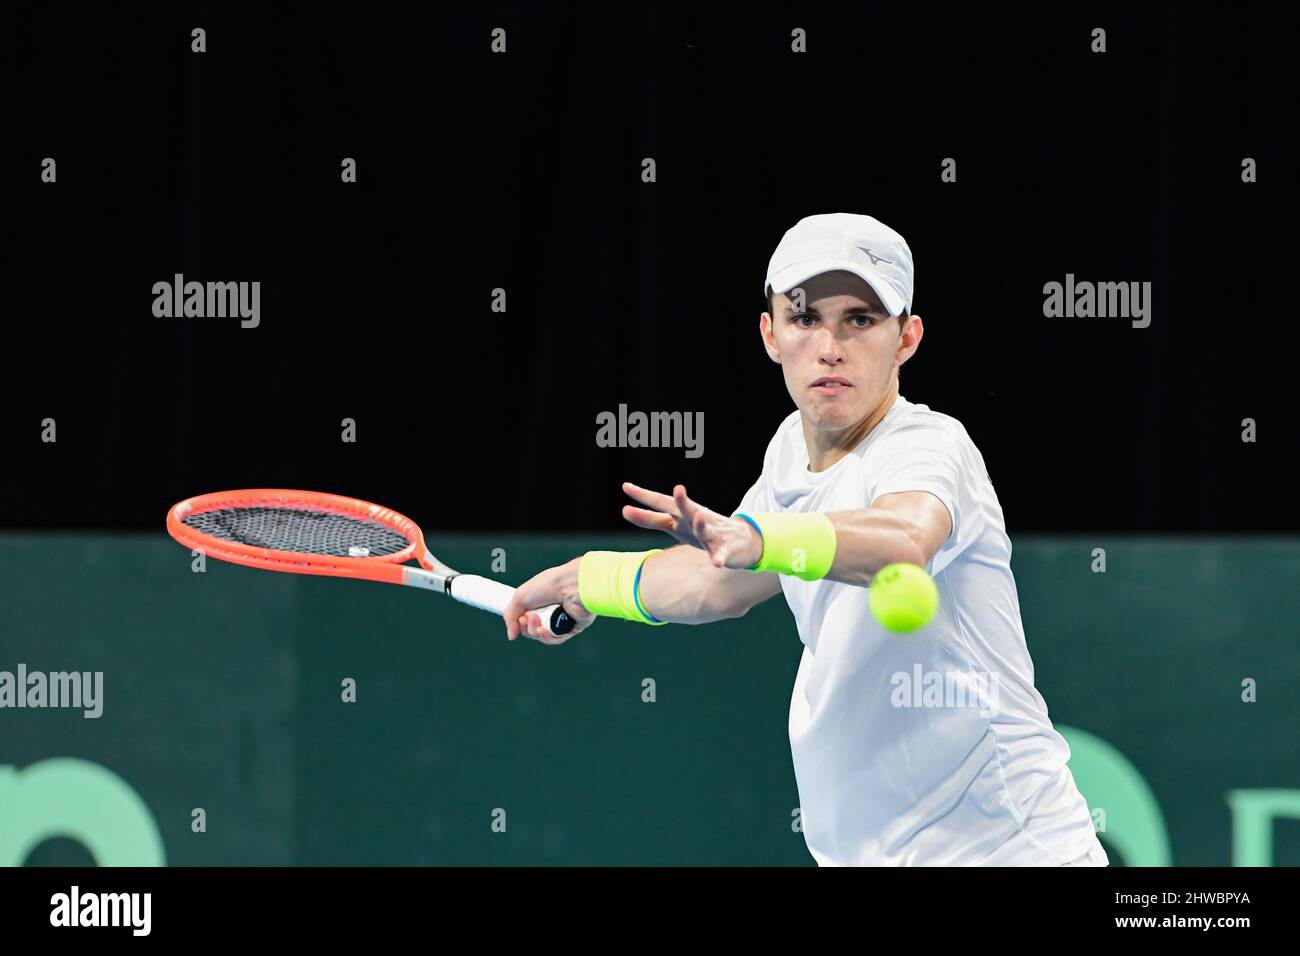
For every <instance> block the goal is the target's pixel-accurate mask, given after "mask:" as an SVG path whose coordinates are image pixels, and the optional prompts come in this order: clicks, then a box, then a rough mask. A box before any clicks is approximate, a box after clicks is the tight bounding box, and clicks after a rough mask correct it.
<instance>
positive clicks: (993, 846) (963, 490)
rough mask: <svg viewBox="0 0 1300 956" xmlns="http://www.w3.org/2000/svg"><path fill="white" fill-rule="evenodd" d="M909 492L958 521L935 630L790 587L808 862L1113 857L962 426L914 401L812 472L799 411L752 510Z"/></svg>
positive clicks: (809, 588) (989, 491)
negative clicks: (1038, 673) (1095, 822)
mask: <svg viewBox="0 0 1300 956" xmlns="http://www.w3.org/2000/svg"><path fill="white" fill-rule="evenodd" d="M899 491H928V492H930V493H932V494H933V495H935V496H936V497H937V498H938V499H939V500H940V501H942V502H943V503H944V505H945V506H947V508H948V511H949V513H950V514H951V516H952V526H953V531H952V534H951V536H950V537H949V538H948V540H947V541H946V542H945V543H944V544H943V546H942V547H941V548H940V549H939V551H938V552H937V553H936V554H935V556H934V558H933V559H932V560H931V562H930V564H929V565H928V567H927V570H928V571H930V573H931V574H932V575H933V576H934V580H935V584H936V585H937V586H938V589H939V609H938V612H937V613H936V614H935V617H934V619H933V620H932V621H931V622H930V623H929V624H927V625H926V626H925V627H923V628H921V629H920V630H917V631H914V632H912V633H911V634H910V635H900V634H893V633H891V632H889V631H887V630H885V629H884V628H883V627H881V625H880V624H879V623H877V621H876V619H875V618H874V617H873V616H872V614H871V610H870V608H869V606H868V604H867V589H866V588H864V587H856V586H853V585H849V584H839V583H837V582H834V581H828V580H821V581H803V580H800V579H799V578H797V577H793V576H790V575H782V576H781V589H782V591H784V592H785V599H786V602H787V603H788V604H789V606H790V610H791V612H792V613H793V614H794V618H795V623H796V624H797V625H798V629H799V637H800V638H801V639H802V640H803V643H804V651H803V658H802V660H801V661H800V663H799V673H798V676H797V677H796V678H795V684H794V693H793V695H792V697H791V700H790V750H791V755H792V756H793V759H794V770H795V778H796V780H797V781H798V785H799V801H800V805H801V814H800V817H801V820H802V824H803V831H804V837H805V839H806V840H807V842H808V849H809V851H811V853H812V855H813V858H814V859H815V860H816V861H817V862H818V864H820V865H824V866H825V865H859V866H890V865H930V866H961V865H992V866H1017V865H1038V866H1057V865H1062V864H1065V863H1068V862H1070V861H1073V860H1075V859H1077V858H1078V857H1080V856H1082V855H1084V854H1086V853H1088V852H1089V851H1090V850H1092V849H1094V848H1096V849H1099V850H1100V849H1101V846H1100V842H1099V841H1098V840H1097V837H1096V834H1095V833H1094V831H1093V826H1092V819H1091V817H1090V815H1089V812H1088V807H1087V804H1086V803H1085V801H1084V799H1083V796H1082V795H1081V794H1080V793H1079V791H1078V789H1077V788H1076V787H1075V784H1074V777H1073V775H1072V774H1071V773H1070V770H1069V767H1067V766H1066V761H1067V760H1068V759H1069V756H1070V750H1069V746H1068V745H1067V744H1066V742H1065V739H1064V738H1063V737H1062V736H1061V735H1060V734H1058V733H1057V732H1056V731H1055V730H1054V729H1053V727H1052V723H1051V721H1050V720H1049V719H1048V717H1047V705H1046V704H1045V703H1044V702H1043V698H1042V696H1041V695H1040V694H1039V693H1038V691H1037V690H1036V689H1035V688H1034V665H1033V662H1032V661H1031V660H1030V658H1029V650H1028V648H1027V647H1026V645H1025V636H1024V630H1023V628H1022V625H1021V623H1020V602H1019V599H1018V598H1017V596H1016V583H1015V579H1014V578H1013V577H1012V575H1011V542H1010V540H1009V539H1008V538H1007V534H1006V530H1005V527H1004V524H1003V520H1002V506H1001V505H1000V504H999V503H998V498H997V495H996V494H995V493H994V491H993V485H992V483H991V482H990V481H989V477H988V473H987V471H986V470H985V467H984V459H983V457H982V456H981V455H980V453H979V449H977V448H976V447H975V445H974V443H973V442H972V441H971V439H970V436H969V435H967V434H966V429H965V428H964V427H963V426H962V424H961V423H960V422H959V421H957V420H956V419H954V418H951V417H949V416H947V415H943V414H940V413H938V412H934V411H931V410H930V409H929V408H928V407H926V406H925V405H918V404H913V403H912V402H909V401H907V400H906V399H905V398H903V396H901V395H899V396H898V397H897V398H896V399H895V401H894V404H893V405H892V406H891V407H890V409H889V411H888V413H887V414H886V415H885V417H884V419H883V420H882V421H881V422H880V423H879V424H878V425H876V427H875V428H873V429H872V430H871V432H870V434H868V435H867V437H866V438H864V439H863V440H862V441H861V442H860V443H859V444H858V446H857V447H856V448H854V449H853V451H852V452H850V453H849V454H848V455H845V456H844V457H843V458H842V459H840V460H839V461H837V462H836V463H835V464H834V465H832V466H831V467H830V468H828V469H826V470H825V471H822V472H818V473H813V472H810V471H809V470H808V449H807V445H806V443H805V441H804V435H803V428H802V426H801V424H800V417H799V412H798V411H795V412H793V413H792V414H791V415H790V416H789V417H788V418H787V419H786V420H785V421H784V422H782V423H781V427H780V428H778V429H777V432H776V434H775V435H774V436H773V438H772V441H771V442H770V443H769V444H768V448H767V454H766V456H765V457H764V459H763V473H762V475H761V476H760V477H759V479H758V481H757V482H755V484H754V486H753V487H752V488H750V490H749V493H748V494H746V495H745V498H744V501H743V502H742V503H741V506H740V507H739V508H738V509H737V511H744V512H746V513H749V514H753V513H755V512H762V511H793V512H817V511H821V512H831V511H852V510H855V509H859V508H865V507H868V506H870V505H871V504H872V503H873V502H874V501H875V500H876V499H877V498H879V497H880V496H881V495H886V494H890V493H892V492H899ZM1103 852H1104V851H1103Z"/></svg>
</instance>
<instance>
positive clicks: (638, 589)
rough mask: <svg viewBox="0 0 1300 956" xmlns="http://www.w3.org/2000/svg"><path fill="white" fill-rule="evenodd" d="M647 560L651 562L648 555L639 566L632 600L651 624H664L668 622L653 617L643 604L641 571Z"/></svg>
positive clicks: (633, 584)
mask: <svg viewBox="0 0 1300 956" xmlns="http://www.w3.org/2000/svg"><path fill="white" fill-rule="evenodd" d="M646 560H649V555H647V556H646V559H645V560H643V561H642V562H641V563H640V564H639V565H637V569H636V580H635V581H633V582H632V600H633V601H635V602H636V609H637V610H638V611H640V612H641V613H642V614H644V615H645V618H646V620H647V621H649V622H650V623H651V624H664V623H667V622H665V621H661V620H659V619H658V618H656V617H653V616H652V615H651V614H650V612H649V611H647V610H646V609H645V605H643V604H642V603H641V569H642V568H644V567H645V562H646Z"/></svg>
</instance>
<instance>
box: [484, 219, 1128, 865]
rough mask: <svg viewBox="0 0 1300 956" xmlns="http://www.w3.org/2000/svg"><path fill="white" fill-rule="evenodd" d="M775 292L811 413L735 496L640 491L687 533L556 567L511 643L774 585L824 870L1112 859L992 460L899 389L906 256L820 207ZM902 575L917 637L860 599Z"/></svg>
mask: <svg viewBox="0 0 1300 956" xmlns="http://www.w3.org/2000/svg"><path fill="white" fill-rule="evenodd" d="M764 292H765V294H766V296H767V301H768V308H767V311H766V312H764V313H763V314H762V315H761V317H760V319H759V334H760V335H761V336H762V340H763V347H764V348H765V349H766V350H767V354H768V356H769V357H770V358H771V359H772V361H773V362H776V363H777V364H778V365H780V366H781V371H782V374H783V375H784V377H785V386H786V389H787V390H788V391H789V393H790V397H791V398H792V399H794V404H795V406H796V410H795V411H794V412H792V413H791V414H790V416H789V417H787V418H786V419H785V421H783V422H782V423H781V425H780V427H778V428H777V430H776V434H775V435H774V436H773V437H772V440H771V441H770V442H769V444H768V446H767V452H766V455H765V456H764V458H763V471H762V474H761V475H760V476H759V478H758V480H757V481H756V482H754V485H753V487H751V488H750V489H749V492H748V493H747V494H746V495H745V497H744V499H743V500H742V501H741V504H740V507H739V508H738V509H737V510H736V512H734V513H733V514H731V515H725V514H721V513H718V512H715V511H712V510H710V509H709V508H706V507H704V506H703V505H702V504H700V503H698V502H696V501H693V500H692V499H691V498H690V497H689V496H688V495H687V493H686V489H685V488H684V487H683V486H681V485H678V486H676V487H675V488H674V489H673V493H672V494H671V495H669V494H662V493H659V492H655V491H651V490H649V489H646V488H639V487H637V486H636V485H632V484H625V485H624V486H623V488H624V490H625V491H626V493H627V494H628V495H629V496H630V497H631V498H632V499H633V500H634V501H635V502H636V505H628V506H625V507H624V509H623V516H624V518H626V519H627V520H628V521H629V522H631V523H632V524H634V525H637V526H638V527H641V528H649V529H653V530H656V531H663V532H666V533H667V534H669V535H671V536H672V537H673V538H675V539H676V540H677V541H678V542H680V544H679V545H678V546H676V547H672V548H669V549H667V550H659V549H655V550H651V551H645V552H639V553H622V552H609V551H591V552H588V553H587V554H585V555H583V556H582V557H580V558H575V559H574V560H572V561H570V562H568V563H567V564H565V565H562V566H560V567H556V568H551V569H549V570H547V571H543V572H542V573H541V574H538V575H537V576H536V577H534V578H532V579H531V580H530V581H528V582H527V583H525V584H524V585H523V586H522V587H520V588H519V590H518V592H517V594H516V595H515V600H514V602H513V603H512V604H511V606H510V607H508V608H507V609H506V611H505V613H504V617H505V623H506V631H507V634H508V636H509V637H510V638H511V639H512V640H513V639H515V638H516V637H518V636H519V634H520V633H521V632H525V633H527V634H529V635H531V636H533V637H539V638H541V639H542V640H544V641H546V642H547V643H561V642H562V641H564V640H567V639H568V638H569V637H572V636H573V635H574V634H576V633H579V632H580V631H581V630H582V629H583V628H584V627H586V626H588V625H590V624H591V622H592V621H594V620H595V618H596V617H597V616H604V617H619V618H623V619H626V620H630V621H637V622H640V623H642V624H645V625H647V626H653V625H658V624H663V623H667V622H672V623H676V624H705V623H708V622H710V621H718V620H723V619H726V618H737V617H740V616H742V615H744V614H745V613H746V612H747V611H749V609H750V608H752V607H754V606H755V605H757V604H758V603H760V602H761V601H764V600H766V599H767V598H769V597H772V596H773V595H775V594H776V593H777V592H781V593H783V594H784V595H785V600H786V602H787V604H789V607H790V610H791V612H792V613H793V615H794V618H795V623H796V626H797V627H798V631H799V637H800V639H801V640H802V641H803V644H804V649H803V657H802V660H801V661H800V664H799V671H798V675H797V676H796V678H795V684H794V693H793V696H792V698H791V701H790V724H789V729H790V749H791V754H792V756H793V759H794V770H795V777H796V780H797V782H798V786H799V800H800V804H801V819H802V824H803V831H804V837H805V839H806V840H807V843H808V849H809V851H810V852H811V853H812V855H813V858H814V859H815V860H816V861H817V863H818V864H821V865H870V866H886V865H931V866H936V865H937V866H963V865H991V866H1063V865H1083V866H1105V865H1107V864H1108V862H1109V861H1108V860H1107V857H1106V853H1105V851H1104V850H1103V848H1102V846H1101V843H1100V842H1099V841H1098V839H1097V836H1096V834H1095V832H1094V830H1093V826H1092V820H1091V817H1090V815H1089V812H1088V806H1087V804H1086V803H1085V801H1084V799H1083V796H1082V795H1081V794H1080V793H1079V791H1078V789H1077V788H1076V787H1075V783H1074V778H1073V776H1072V775H1071V773H1070V769H1069V767H1068V766H1067V765H1066V761H1067V760H1068V758H1069V756H1070V751H1069V747H1068V745H1067V744H1066V742H1065V739H1064V738H1063V737H1062V736H1061V735H1060V734H1059V733H1057V732H1056V730H1055V729H1054V728H1053V727H1052V722H1051V721H1050V720H1049V719H1048V716H1047V706H1046V704H1045V703H1044V701H1043V698H1042V695H1040V694H1039V693H1038V691H1037V690H1036V689H1035V687H1034V667H1033V662H1032V661H1031V660H1030V656H1029V650H1028V648H1027V646H1026V644H1025V636H1024V630H1023V627H1022V624H1021V621H1020V605H1019V601H1018V598H1017V595H1016V584H1015V579H1014V577H1013V576H1012V573H1011V542H1010V541H1009V540H1008V538H1007V533H1006V529H1005V526H1004V522H1003V518H1002V507H1001V505H1000V504H999V502H998V497H997V494H996V493H995V492H994V490H993V485H992V484H991V482H990V481H989V477H988V473H987V471H986V470H985V466H984V459H983V457H982V456H981V454H980V452H979V449H977V448H976V447H975V445H974V443H973V442H972V441H971V438H970V436H969V435H968V434H967V433H966V429H965V428H964V427H963V426H962V424H961V423H960V422H959V421H957V420H956V419H955V418H952V417H950V416H948V415H944V414H941V413H939V412H935V411H932V410H931V409H929V408H928V407H927V406H925V405H921V404H915V403H913V402H910V401H908V400H907V399H906V398H904V397H903V396H902V395H901V394H899V369H900V367H901V366H902V365H903V363H905V362H907V361H908V359H910V358H911V357H912V356H913V355H915V354H916V351H917V349H918V347H919V346H920V344H921V338H922V336H923V335H924V326H923V324H922V321H921V317H920V316H919V315H913V314H911V313H910V310H911V303H912V253H911V250H910V249H909V248H908V245H907V243H906V242H905V241H904V239H903V237H902V236H901V235H899V234H898V233H897V232H895V231H894V230H893V229H890V228H889V227H888V226H886V225H884V224H883V223H881V222H879V221H878V220H876V219H873V218H872V217H870V216H861V215H850V214H846V213H835V214H828V215H818V216H809V217H807V218H805V219H803V220H801V221H800V222H799V223H797V224H796V225H795V226H794V227H793V228H792V229H790V230H789V231H788V232H786V234H785V236H784V238H783V239H782V240H781V242H780V244H779V245H778V246H777V249H776V252H775V253H774V254H773V255H772V259H771V262H770V263H769V264H768V269H767V281H766V283H765V288H764ZM895 562H908V563H911V564H916V565H920V566H922V567H924V568H925V569H926V570H927V571H928V572H929V573H930V574H931V575H933V577H934V581H935V584H936V585H937V586H938V590H939V595H940V602H939V609H938V612H937V613H936V615H935V617H934V619H933V620H932V621H931V622H930V623H929V624H927V625H925V626H924V627H923V628H921V629H920V630H918V631H916V632H913V633H912V634H910V635H905V636H904V635H898V634H894V633H892V632H890V631H887V630H885V629H884V628H883V627H882V626H881V625H880V624H879V623H878V622H877V621H876V620H875V618H874V617H873V615H872V613H871V610H870V607H869V605H868V600H867V598H868V591H867V588H868V585H870V583H871V579H872V576H873V575H874V574H875V573H876V572H877V571H878V570H879V569H880V568H882V567H884V566H885V565H888V564H892V563H895ZM555 602H560V603H562V604H563V605H564V608H565V610H567V611H568V612H569V613H570V614H571V615H572V616H573V617H574V618H575V620H577V621H578V626H577V628H576V629H575V630H574V631H573V632H572V633H571V634H569V635H566V636H565V637H564V638H555V637H552V636H550V635H548V634H546V633H545V631H544V629H543V628H542V627H541V624H540V620H539V618H538V616H537V615H535V614H528V613H527V611H526V609H528V608H536V607H542V606H544V605H548V604H551V603H555Z"/></svg>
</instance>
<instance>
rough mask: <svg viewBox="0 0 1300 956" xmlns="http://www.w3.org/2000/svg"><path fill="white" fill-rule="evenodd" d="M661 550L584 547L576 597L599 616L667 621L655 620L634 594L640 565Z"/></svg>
mask: <svg viewBox="0 0 1300 956" xmlns="http://www.w3.org/2000/svg"><path fill="white" fill-rule="evenodd" d="M662 550H663V548H655V549H653V550H651V551H588V552H587V553H586V554H584V555H583V556H582V560H581V561H579V562H578V600H580V601H582V606H583V607H585V608H586V609H587V610H588V611H590V612H591V613H592V614H595V615H598V616H600V617H621V618H622V619H623V620H625V621H639V622H640V623H642V624H654V625H659V624H667V623H668V622H667V621H656V620H655V619H654V618H653V617H651V616H650V615H649V613H647V612H646V610H645V609H644V608H643V607H642V606H641V600H640V596H639V595H638V594H637V584H638V582H639V581H640V580H641V565H642V564H644V563H645V561H646V559H647V558H649V557H650V556H651V555H654V554H658V553H659V552H660V551H662Z"/></svg>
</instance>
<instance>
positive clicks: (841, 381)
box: [812, 375, 853, 394]
mask: <svg viewBox="0 0 1300 956" xmlns="http://www.w3.org/2000/svg"><path fill="white" fill-rule="evenodd" d="M852 387H853V386H852V385H850V384H849V380H848V379H847V378H841V377H840V376H838V375H823V376H822V377H821V378H819V379H814V380H813V383H812V389H813V390H814V391H817V392H824V393H827V394H830V393H833V392H839V391H843V390H844V389H846V388H852Z"/></svg>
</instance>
